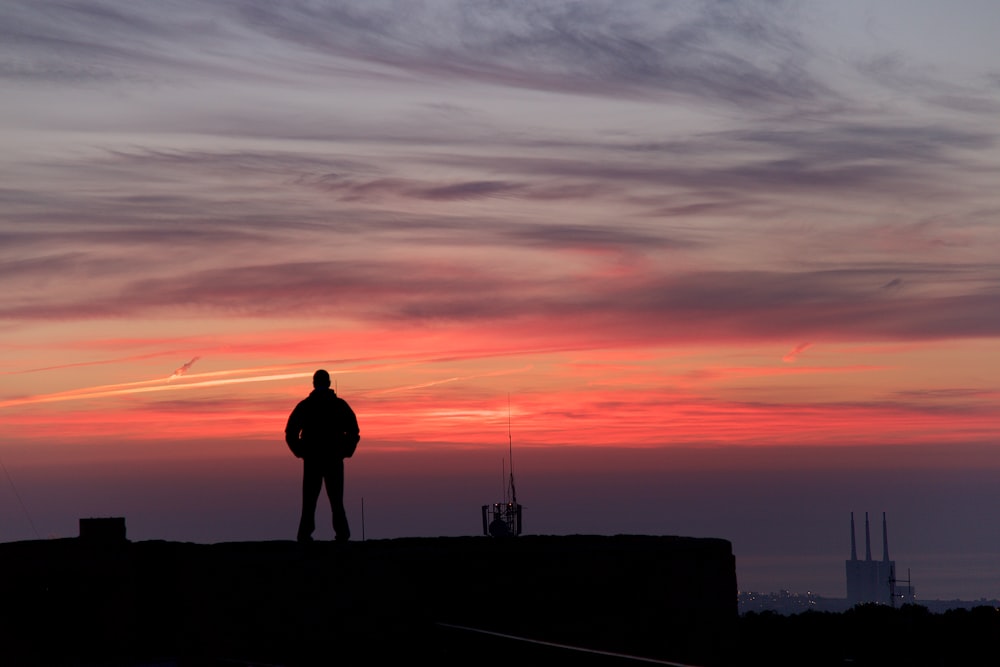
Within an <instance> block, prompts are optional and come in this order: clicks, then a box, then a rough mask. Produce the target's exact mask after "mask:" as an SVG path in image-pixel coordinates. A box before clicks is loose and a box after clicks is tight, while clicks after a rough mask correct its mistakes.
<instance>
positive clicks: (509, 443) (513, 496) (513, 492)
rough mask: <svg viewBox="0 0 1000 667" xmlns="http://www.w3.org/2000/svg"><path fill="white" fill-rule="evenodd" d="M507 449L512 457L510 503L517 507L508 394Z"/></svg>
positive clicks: (508, 396)
mask: <svg viewBox="0 0 1000 667" xmlns="http://www.w3.org/2000/svg"><path fill="white" fill-rule="evenodd" d="M507 447H508V449H509V453H508V456H509V457H510V501H511V502H512V503H514V504H515V505H517V490H516V489H515V488H514V437H513V436H512V435H511V431H510V394H507Z"/></svg>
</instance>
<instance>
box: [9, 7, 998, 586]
mask: <svg viewBox="0 0 1000 667" xmlns="http://www.w3.org/2000/svg"><path fill="white" fill-rule="evenodd" d="M997 26H1000V3H997V2H995V0H956V1H954V2H948V3H945V2H931V1H929V0H928V1H926V2H922V1H919V0H878V1H874V0H873V1H870V2H869V1H862V0H840V1H838V2H824V1H820V0H814V1H806V2H792V1H789V2H784V1H781V0H767V1H765V0H756V1H755V0H747V1H741V2H721V1H720V2H710V1H706V2H696V1H685V2H681V1H664V2H647V1H639V0H635V1H633V0H629V1H628V2H617V1H608V2H597V1H590V0H587V1H583V2H520V1H516V2H515V1H510V2H506V1H503V0H491V1H487V0H471V1H467V2H450V1H440V2H431V1H427V2H418V1H412V0H397V1H396V2H379V1H366V2H345V3H340V2H332V1H320V0H312V1H307V0H285V1H282V2H273V1H271V0H267V1H264V0H220V1H217V2H194V1H193V0H190V1H189V0H170V1H158V2H125V1H117V2H96V1H79V2H70V1H65V2H56V1H50V0H23V1H10V0H0V86H2V89H0V90H2V100H3V101H2V104H0V142H2V143H0V146H2V151H0V201H2V207H0V281H2V283H0V284H2V286H3V289H2V290H0V461H2V463H3V468H4V470H3V475H4V476H3V478H0V541H14V540H25V539H36V538H46V537H50V536H56V537H70V536H75V535H76V534H77V520H78V519H79V518H81V517H88V516H125V517H126V519H127V523H128V530H129V537H130V538H131V539H133V540H143V539H170V540H185V541H195V542H217V541H229V540H277V539H291V538H293V537H294V532H295V527H296V524H297V520H298V502H299V497H298V493H299V490H298V487H299V482H300V479H299V476H300V467H301V464H300V463H299V462H298V461H297V460H295V459H294V458H293V457H292V456H291V454H290V453H289V452H288V450H287V448H286V447H285V445H284V443H283V440H282V431H283V428H284V424H285V419H286V418H287V416H288V413H289V412H290V410H291V409H292V407H293V406H294V404H295V402H296V401H298V400H299V399H301V398H302V397H304V396H305V394H306V393H308V391H309V389H310V377H311V375H312V372H313V371H314V370H316V369H317V368H326V369H328V370H329V371H330V372H331V374H332V375H333V376H334V379H335V382H336V384H337V389H338V392H339V393H340V394H341V395H342V396H343V397H344V398H345V399H347V400H348V402H349V403H350V404H351V405H352V407H354V409H355V411H356V412H357V414H358V418H359V421H360V424H361V432H362V440H361V444H360V446H359V449H358V453H357V455H356V456H355V458H354V459H352V460H351V461H349V462H348V465H347V491H346V499H347V505H348V513H349V516H350V518H351V521H352V527H353V528H354V533H355V535H356V536H357V537H359V538H360V537H361V533H362V525H361V524H362V510H363V518H364V531H365V534H366V536H367V537H368V538H369V539H371V538H392V537H400V536H409V535H425V536H438V535H471V534H478V533H479V532H480V518H479V507H480V505H482V504H484V503H490V502H494V501H496V500H500V499H501V497H502V493H503V485H502V479H503V476H504V473H505V472H509V468H510V463H511V461H510V457H509V452H510V450H511V447H510V445H511V444H512V445H513V448H512V449H513V459H514V460H513V465H514V470H515V473H516V482H517V492H518V500H519V501H520V502H521V503H522V504H523V505H524V506H525V508H526V509H525V530H526V531H527V532H531V533H544V534H570V533H599V534H615V533H647V534H665V535H675V534H677V535H693V536H709V537H722V538H726V539H730V540H732V542H733V545H734V551H735V554H736V558H737V573H738V577H739V583H740V587H741V588H742V589H746V590H778V589H779V588H786V589H791V590H797V591H804V590H806V589H807V588H808V589H811V590H813V591H816V592H819V593H821V594H824V595H830V596H841V597H842V596H843V595H844V594H845V593H844V563H843V561H844V559H845V558H847V557H848V556H849V553H850V552H849V549H850V542H849V533H848V529H849V518H850V512H851V511H853V512H855V516H856V521H857V522H858V526H859V532H858V539H859V544H861V545H863V526H864V513H865V512H866V511H867V512H870V513H871V516H872V519H873V522H874V524H873V530H872V533H873V545H872V549H873V552H874V553H875V554H876V555H877V556H881V553H882V545H881V513H882V512H886V513H887V516H888V520H889V539H890V551H891V555H892V557H893V558H894V559H895V560H896V561H897V566H898V567H899V568H901V569H903V570H905V569H906V568H909V569H911V571H912V577H913V583H914V585H915V586H916V588H917V594H918V597H924V598H927V599H933V598H953V597H964V598H979V597H981V596H985V597H1000V351H998V343H1000V187H998V183H1000V122H998V119H1000V41H998V40H997V38H996V28H997ZM320 508H321V509H320V513H319V515H318V517H317V523H318V524H319V525H320V529H319V530H318V532H317V537H318V538H320V539H331V538H332V530H331V529H330V527H329V510H328V508H326V507H324V505H323V503H321V504H320ZM324 531H326V532H324ZM862 549H863V547H862Z"/></svg>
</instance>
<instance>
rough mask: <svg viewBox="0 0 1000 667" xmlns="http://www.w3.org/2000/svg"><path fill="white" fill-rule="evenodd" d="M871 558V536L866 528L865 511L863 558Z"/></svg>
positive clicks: (866, 517) (866, 518) (866, 516)
mask: <svg viewBox="0 0 1000 667" xmlns="http://www.w3.org/2000/svg"><path fill="white" fill-rule="evenodd" d="M871 559H872V536H871V531H869V530H868V512H865V560H871Z"/></svg>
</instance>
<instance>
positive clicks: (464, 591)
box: [0, 536, 738, 666]
mask: <svg viewBox="0 0 1000 667" xmlns="http://www.w3.org/2000/svg"><path fill="white" fill-rule="evenodd" d="M0 563H2V566H3V572H4V576H5V582H4V584H3V586H2V596H3V602H2V604H0V632H2V633H3V637H2V648H0V663H3V664H18V665H29V664H44V665H56V664H65V665H123V666H132V665H216V664H218V665H223V664H244V665H249V664H258V665H265V664H266V665H314V664H315V665H327V664H330V665H332V664H341V665H348V664H362V663H369V664H395V663H398V662H404V661H405V663H406V664H424V663H429V664H431V665H510V664H548V663H553V664H556V663H557V664H571V665H612V664H635V663H634V662H631V661H628V660H625V659H623V658H618V657H614V656H609V655H607V653H626V654H632V655H641V656H647V657H655V658H660V659H666V660H673V661H678V662H686V663H690V664H696V665H712V664H723V657H724V651H725V650H726V647H728V646H730V645H731V641H732V638H733V637H734V632H735V631H736V629H737V628H736V623H737V620H738V615H737V607H736V575H735V561H734V558H733V555H732V547H731V545H730V543H729V542H727V541H725V540H715V539H694V538H682V537H652V536H617V537H596V536H565V537H550V536H522V537H518V538H514V539H507V540H493V539H491V538H486V537H468V538H430V539H397V540H376V541H367V542H359V543H346V544H344V543H316V544H311V545H299V544H296V543H294V542H256V543H228V544H215V545H200V544H189V543H172V542H135V543H129V542H124V541H121V542H117V543H114V542H112V543H105V542H96V543H95V542H91V541H87V540H80V539H65V540H49V541H39V542H19V543H10V544H0ZM476 630H486V631H489V632H491V633H498V634H484V633H481V632H477V631H476ZM499 635H507V636H499ZM508 636H515V637H523V638H528V639H534V640H538V641H540V642H546V643H527V642H523V641H519V640H515V639H510V638H509V637H508ZM552 644H561V645H568V646H574V647H583V648H591V649H594V650H599V651H603V652H604V653H585V652H580V651H572V650H570V649H566V648H561V647H559V646H553V645H552Z"/></svg>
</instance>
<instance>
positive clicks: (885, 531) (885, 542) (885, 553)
mask: <svg viewBox="0 0 1000 667" xmlns="http://www.w3.org/2000/svg"><path fill="white" fill-rule="evenodd" d="M882 561H883V562H885V563H888V562H889V528H888V527H887V526H886V524H885V512H882Z"/></svg>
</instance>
